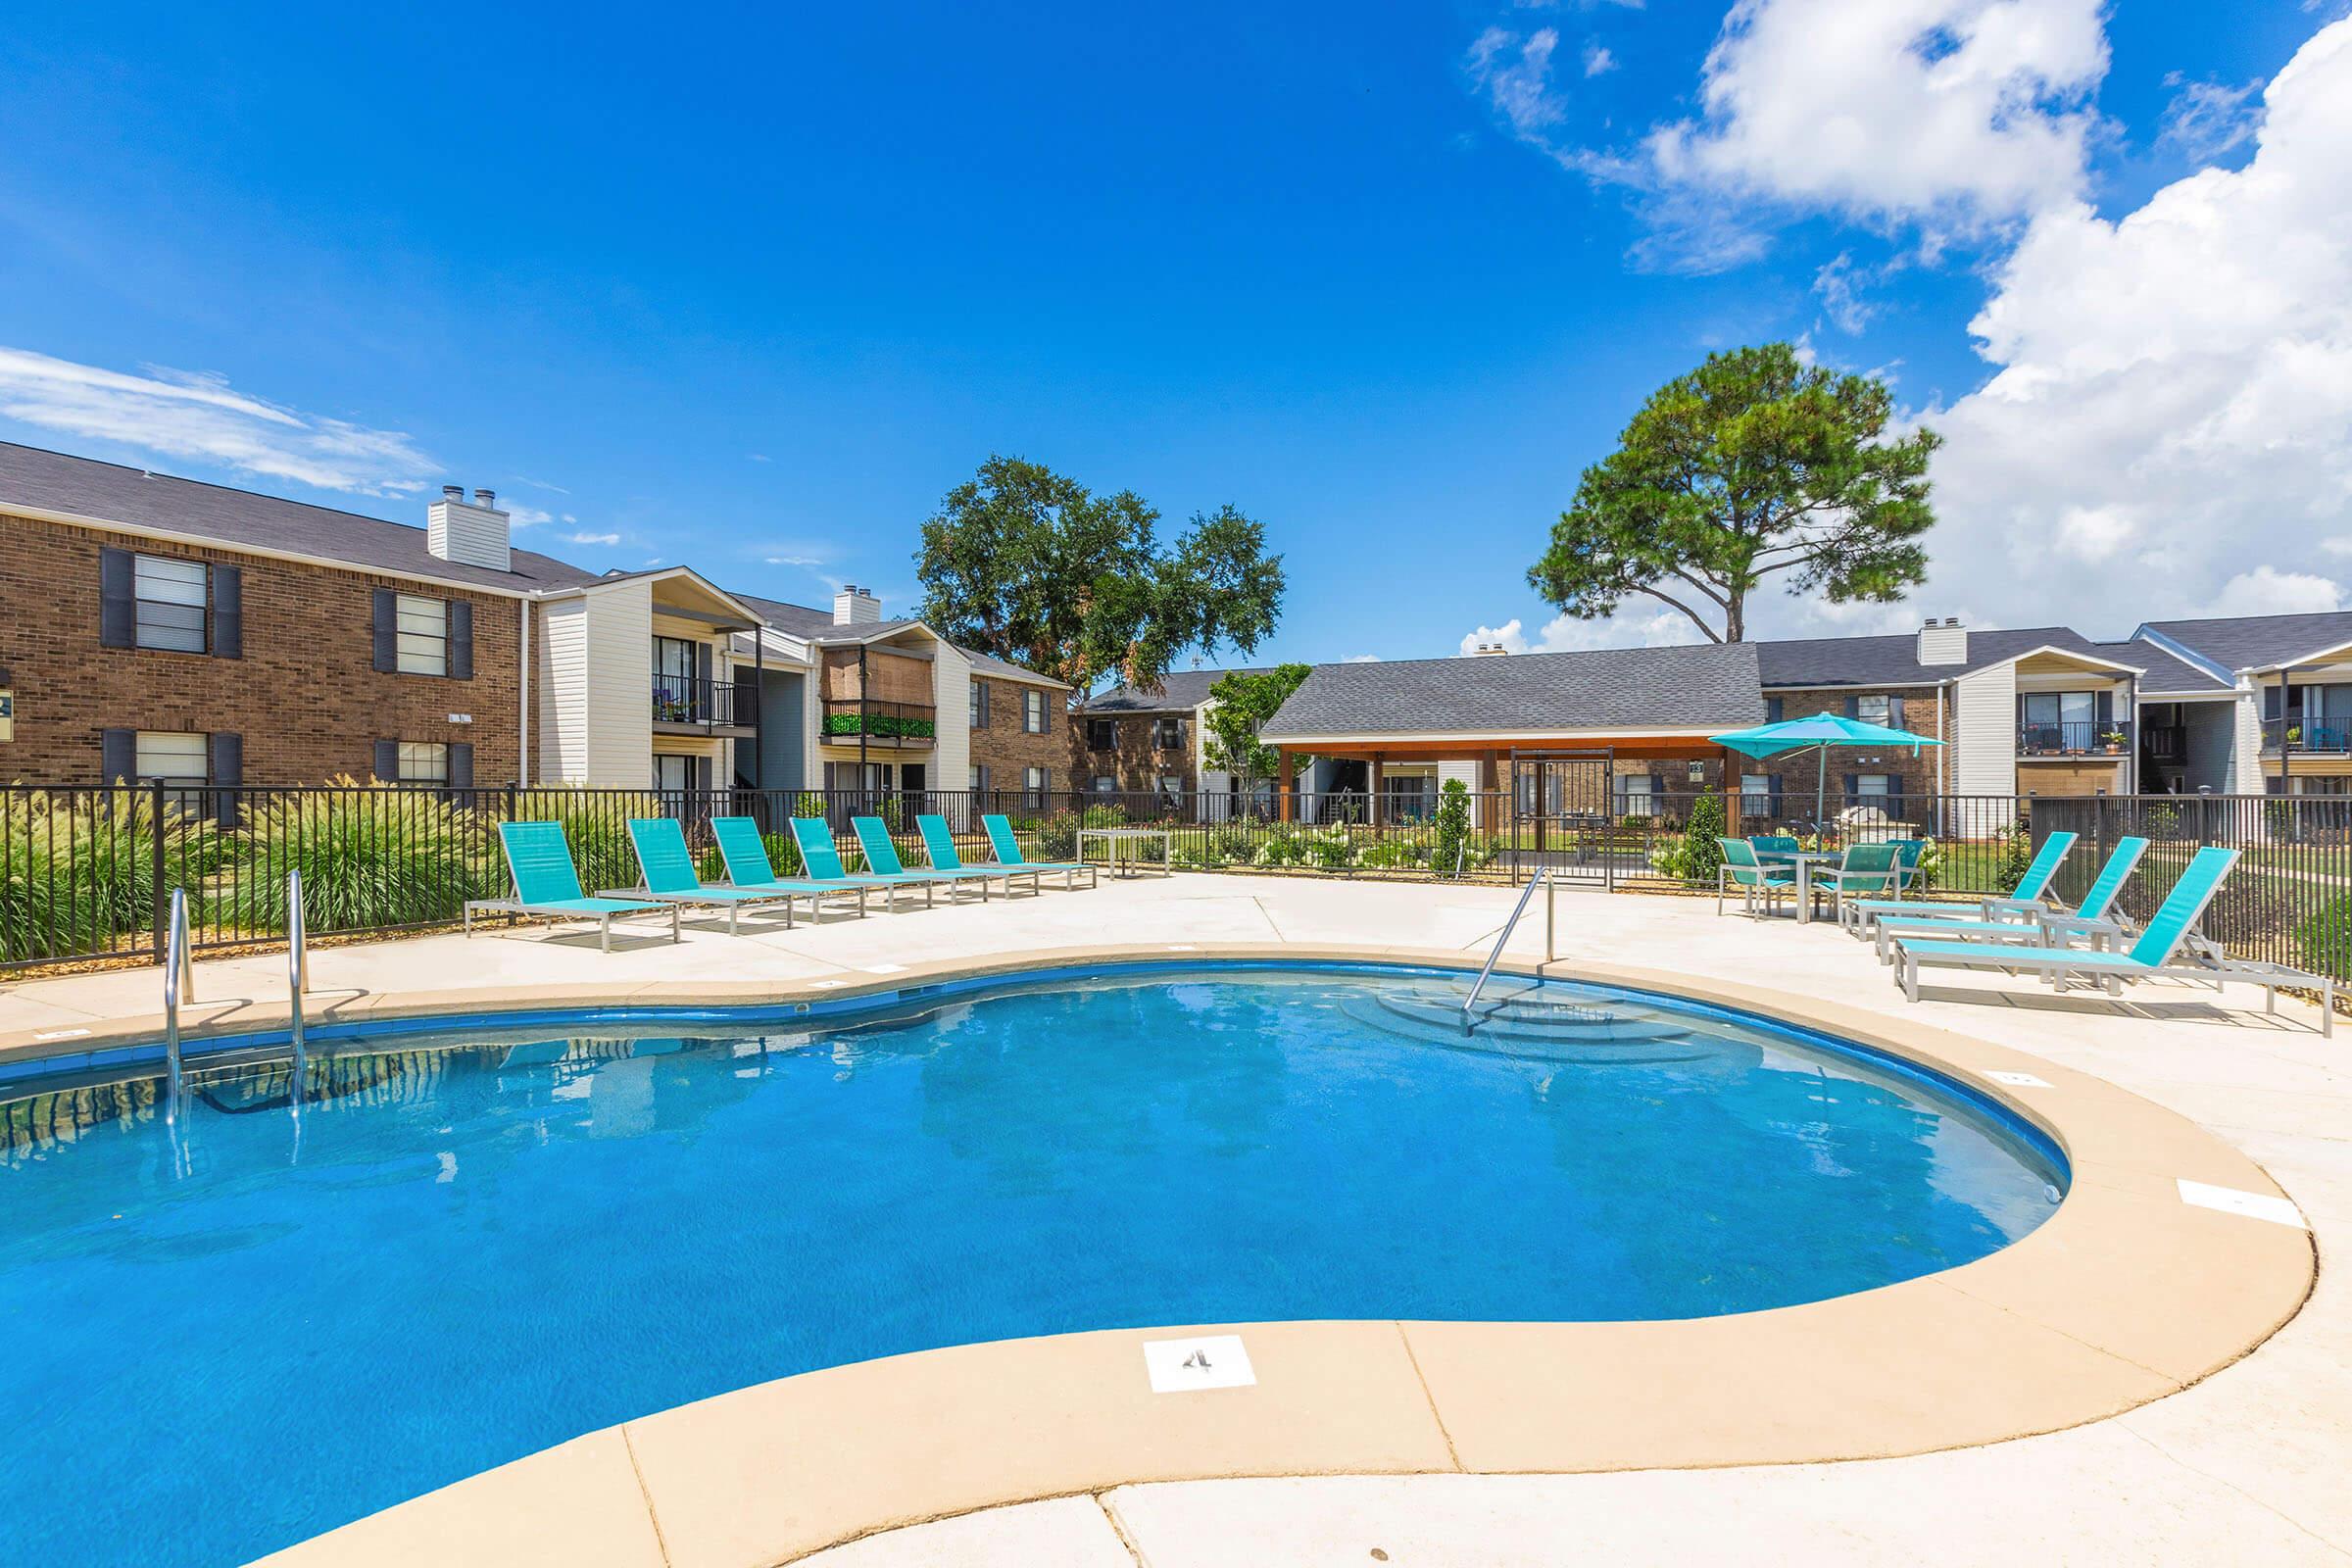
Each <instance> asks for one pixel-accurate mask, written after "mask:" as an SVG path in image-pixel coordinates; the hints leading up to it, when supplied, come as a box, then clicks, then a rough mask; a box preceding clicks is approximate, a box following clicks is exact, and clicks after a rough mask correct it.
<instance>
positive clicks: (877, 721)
mask: <svg viewBox="0 0 2352 1568" xmlns="http://www.w3.org/2000/svg"><path fill="white" fill-rule="evenodd" d="M860 731H863V732H864V733H865V734H868V735H875V736H889V737H892V738H894V739H895V738H900V737H904V738H907V739H910V740H927V739H929V738H930V737H931V736H933V735H935V734H937V733H938V732H939V726H938V724H937V723H935V722H934V721H933V720H931V719H928V718H910V717H902V716H900V715H899V714H897V713H862V714H860V713H827V714H826V715H825V733H826V734H827V735H829V736H831V735H856V734H858V733H859V732H860Z"/></svg>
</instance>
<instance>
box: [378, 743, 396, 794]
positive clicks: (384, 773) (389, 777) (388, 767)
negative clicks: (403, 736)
mask: <svg viewBox="0 0 2352 1568" xmlns="http://www.w3.org/2000/svg"><path fill="white" fill-rule="evenodd" d="M374 773H375V776H376V779H377V780H378V782H380V783H385V784H397V783H399V782H400V742H398V741H377V742H376V743H375V767H374Z"/></svg>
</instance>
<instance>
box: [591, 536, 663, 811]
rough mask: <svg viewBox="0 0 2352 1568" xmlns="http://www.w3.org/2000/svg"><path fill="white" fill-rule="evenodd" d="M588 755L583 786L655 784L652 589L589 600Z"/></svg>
mask: <svg viewBox="0 0 2352 1568" xmlns="http://www.w3.org/2000/svg"><path fill="white" fill-rule="evenodd" d="M587 605H588V657H587V665H588V701H587V716H588V756H587V766H586V769H585V774H584V778H585V782H587V783H589V784H592V785H596V786H598V787H600V788H604V789H632V790H641V789H644V788H646V787H647V786H648V785H649V784H651V783H652V782H653V769H654V764H653V756H654V704H653V674H654V589H653V584H651V583H647V582H635V583H623V584H621V585H619V586H617V587H613V588H608V589H604V590H602V591H601V592H597V593H592V594H589V595H588V596H587Z"/></svg>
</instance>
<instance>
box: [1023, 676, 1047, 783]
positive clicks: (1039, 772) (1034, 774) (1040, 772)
mask: <svg viewBox="0 0 2352 1568" xmlns="http://www.w3.org/2000/svg"><path fill="white" fill-rule="evenodd" d="M1032 695H1034V696H1037V697H1040V698H1042V697H1044V695H1045V694H1044V693H1043V692H1038V693H1033V694H1032ZM1048 771H1049V770H1048V769H1046V768H1042V767H1024V768H1022V769H1021V804H1022V806H1024V807H1026V808H1027V809H1030V810H1032V811H1042V810H1044V809H1046V779H1047V774H1048Z"/></svg>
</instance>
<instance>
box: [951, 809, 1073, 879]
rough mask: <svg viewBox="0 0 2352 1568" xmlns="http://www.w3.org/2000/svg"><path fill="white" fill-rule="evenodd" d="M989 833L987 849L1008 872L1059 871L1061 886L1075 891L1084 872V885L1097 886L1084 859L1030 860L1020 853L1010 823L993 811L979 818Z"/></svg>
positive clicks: (1019, 846) (1019, 847)
mask: <svg viewBox="0 0 2352 1568" xmlns="http://www.w3.org/2000/svg"><path fill="white" fill-rule="evenodd" d="M980 825H981V826H982V827H984V828H986V829H987V830H988V847H989V848H990V849H992V850H994V851H996V852H997V860H996V863H997V864H998V865H999V866H1002V867H1003V868H1004V869H1005V870H1007V871H1058V872H1060V873H1061V885H1062V886H1063V887H1065V888H1070V889H1073V890H1074V889H1076V887H1077V886H1078V880H1077V879H1078V873H1079V872H1081V871H1084V872H1085V873H1086V885H1087V886H1088V887H1090V888H1091V887H1094V886H1096V885H1097V882H1096V872H1095V867H1094V866H1093V864H1092V863H1090V862H1088V861H1086V860H1032V859H1029V858H1027V857H1025V856H1023V855H1022V854H1021V845H1020V841H1019V840H1018V839H1016V838H1014V837H1013V836H1012V824H1011V823H1010V822H1008V821H1006V820H1005V818H1004V817H1003V816H1002V815H999V814H997V813H995V812H991V813H990V814H988V815H986V816H984V817H982V818H980Z"/></svg>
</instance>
